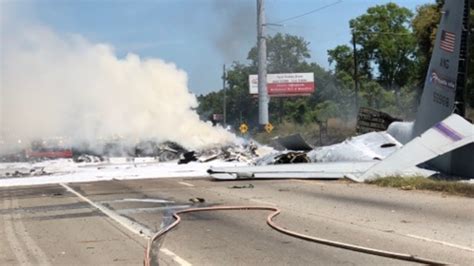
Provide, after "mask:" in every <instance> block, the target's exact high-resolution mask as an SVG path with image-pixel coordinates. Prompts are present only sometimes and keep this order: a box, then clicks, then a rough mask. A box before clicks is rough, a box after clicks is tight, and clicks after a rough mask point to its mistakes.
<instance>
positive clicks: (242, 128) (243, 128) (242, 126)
mask: <svg viewBox="0 0 474 266" xmlns="http://www.w3.org/2000/svg"><path fill="white" fill-rule="evenodd" d="M239 130H240V133H242V134H245V133H247V131H248V130H249V127H248V126H247V124H245V123H242V124H240V127H239Z"/></svg>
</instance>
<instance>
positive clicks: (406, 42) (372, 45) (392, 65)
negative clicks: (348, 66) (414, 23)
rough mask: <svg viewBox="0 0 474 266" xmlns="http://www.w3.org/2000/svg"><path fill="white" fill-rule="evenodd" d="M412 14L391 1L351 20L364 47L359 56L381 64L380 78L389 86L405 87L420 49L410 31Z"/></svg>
mask: <svg viewBox="0 0 474 266" xmlns="http://www.w3.org/2000/svg"><path fill="white" fill-rule="evenodd" d="M412 16H413V13H412V12H411V11H410V10H409V9H407V8H404V7H399V6H398V5H396V4H394V3H388V4H386V5H377V6H375V7H371V8H369V9H368V10H367V12H366V13H365V14H363V15H361V16H359V17H357V18H355V19H353V20H351V21H350V28H351V31H352V32H353V34H354V36H355V41H356V43H357V44H358V46H359V47H360V49H359V51H358V58H359V57H360V58H361V59H364V60H365V59H367V60H369V62H370V65H375V66H376V67H377V69H376V70H377V71H376V72H377V73H378V77H377V78H378V80H379V82H380V83H381V85H382V86H384V87H385V88H388V89H398V88H401V87H402V86H405V85H406V84H407V83H408V82H410V78H411V77H412V75H411V74H412V72H413V67H414V57H415V48H416V42H415V38H414V36H413V34H412V33H411V31H410V21H411V18H412ZM359 55H360V56H359ZM367 70H369V69H367Z"/></svg>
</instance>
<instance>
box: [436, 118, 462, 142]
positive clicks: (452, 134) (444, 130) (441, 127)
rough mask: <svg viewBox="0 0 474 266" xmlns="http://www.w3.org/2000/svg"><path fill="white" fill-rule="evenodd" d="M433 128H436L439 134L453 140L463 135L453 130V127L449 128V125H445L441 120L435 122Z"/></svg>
mask: <svg viewBox="0 0 474 266" xmlns="http://www.w3.org/2000/svg"><path fill="white" fill-rule="evenodd" d="M434 128H435V129H436V130H438V132H440V133H441V134H443V135H445V136H446V137H448V138H450V139H451V140H453V141H458V140H461V139H462V138H463V136H462V135H461V134H459V133H458V132H456V131H454V130H453V129H451V128H450V127H448V126H447V125H445V124H444V123H442V122H439V123H437V124H436V125H435V126H434Z"/></svg>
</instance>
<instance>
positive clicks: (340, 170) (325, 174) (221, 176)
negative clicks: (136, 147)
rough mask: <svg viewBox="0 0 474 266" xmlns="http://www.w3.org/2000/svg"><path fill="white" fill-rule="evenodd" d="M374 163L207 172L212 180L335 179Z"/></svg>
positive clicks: (343, 163)
mask: <svg viewBox="0 0 474 266" xmlns="http://www.w3.org/2000/svg"><path fill="white" fill-rule="evenodd" d="M375 163H377V162H376V161H369V162H330V163H305V164H278V165H264V166H242V167H223V168H210V169H209V170H208V171H207V172H208V173H209V174H210V175H211V176H212V178H214V179H218V180H231V179H251V178H269V179H274V178H311V179H336V178H343V177H344V175H346V174H351V173H352V174H359V175H360V174H362V173H364V172H365V171H367V169H369V168H370V167H371V166H373V165H374V164H375Z"/></svg>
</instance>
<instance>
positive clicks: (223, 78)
mask: <svg viewBox="0 0 474 266" xmlns="http://www.w3.org/2000/svg"><path fill="white" fill-rule="evenodd" d="M225 78H226V74H225V64H224V65H223V67H222V90H224V103H223V105H224V108H223V109H224V111H223V114H222V115H223V117H224V126H225V125H226V124H227V100H226V96H227V90H226V87H225Z"/></svg>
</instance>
